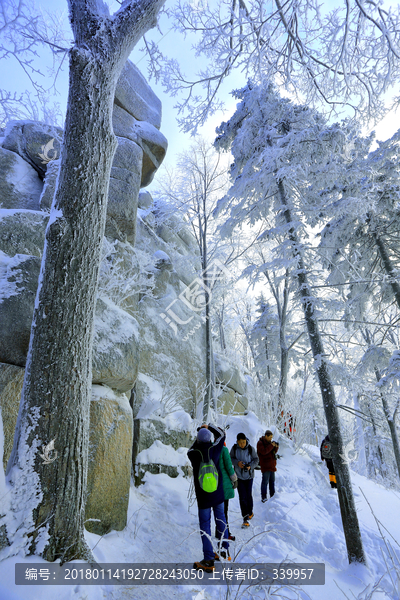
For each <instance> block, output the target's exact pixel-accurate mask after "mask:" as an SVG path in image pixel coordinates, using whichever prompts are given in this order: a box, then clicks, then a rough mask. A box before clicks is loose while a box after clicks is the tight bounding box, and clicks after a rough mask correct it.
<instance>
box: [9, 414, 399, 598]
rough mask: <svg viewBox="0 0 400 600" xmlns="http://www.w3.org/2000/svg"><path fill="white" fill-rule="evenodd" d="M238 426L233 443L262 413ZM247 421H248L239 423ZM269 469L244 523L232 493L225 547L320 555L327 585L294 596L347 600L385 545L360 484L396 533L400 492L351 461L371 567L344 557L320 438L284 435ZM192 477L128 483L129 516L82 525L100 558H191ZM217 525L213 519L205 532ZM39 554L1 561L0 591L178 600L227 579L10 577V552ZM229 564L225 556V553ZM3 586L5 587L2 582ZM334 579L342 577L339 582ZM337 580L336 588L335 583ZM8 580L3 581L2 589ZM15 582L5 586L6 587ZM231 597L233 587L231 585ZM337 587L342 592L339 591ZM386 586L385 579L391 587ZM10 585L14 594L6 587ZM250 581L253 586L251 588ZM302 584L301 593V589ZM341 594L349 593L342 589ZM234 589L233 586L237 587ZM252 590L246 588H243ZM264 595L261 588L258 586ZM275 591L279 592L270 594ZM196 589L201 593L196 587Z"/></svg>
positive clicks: (250, 552) (242, 553)
mask: <svg viewBox="0 0 400 600" xmlns="http://www.w3.org/2000/svg"><path fill="white" fill-rule="evenodd" d="M236 419H237V421H238V422H237V423H235V427H231V429H230V430H228V440H227V445H228V448H230V447H231V446H232V445H233V443H234V441H235V439H236V433H237V431H240V430H246V429H247V431H248V430H249V425H250V429H252V430H253V431H254V434H253V433H250V434H249V437H250V439H251V441H252V442H253V443H255V442H256V440H257V439H258V437H259V433H260V432H259V431H258V430H259V429H260V428H261V426H260V424H259V422H258V421H257V422H256V419H255V418H253V421H252V422H250V423H249V421H248V420H246V418H245V417H240V418H239V417H237V418H236ZM245 425H246V427H245ZM279 441H280V444H281V445H280V454H281V455H282V456H283V458H282V459H280V460H278V465H277V468H278V470H277V473H276V494H275V496H274V497H273V498H272V499H268V501H267V502H266V503H265V504H262V503H261V493H260V484H261V473H260V471H255V481H254V487H253V498H254V514H255V516H254V518H253V519H252V521H251V526H250V528H249V529H248V530H243V529H241V527H240V525H241V523H242V518H241V514H240V509H239V502H238V497H237V494H236V496H235V498H234V499H233V500H231V501H230V503H229V521H230V528H231V532H232V534H233V535H235V536H236V541H235V542H232V543H231V555H232V557H233V559H234V560H235V561H236V562H254V561H256V562H274V563H279V562H280V561H282V560H287V559H289V560H291V561H296V562H324V563H325V564H326V584H325V586H304V587H303V588H302V590H303V592H300V593H301V596H300V597H301V598H307V595H306V594H308V596H309V597H310V598H311V599H312V600H336V599H337V600H344V599H345V598H346V596H347V598H353V597H354V596H353V594H354V595H355V597H357V595H358V594H359V593H360V592H361V591H362V590H363V589H364V588H365V587H366V585H367V584H368V583H370V582H373V581H375V580H376V579H378V577H379V576H381V575H382V574H383V573H384V572H385V571H386V566H385V563H384V560H383V557H382V553H381V549H383V551H384V552H385V554H387V553H386V550H385V548H384V543H383V540H382V539H381V538H380V535H379V532H378V528H377V525H376V523H375V520H374V517H373V515H372V514H371V511H370V508H369V507H368V504H367V502H366V500H365V499H364V496H363V495H362V493H361V491H360V489H359V488H361V489H362V490H363V492H364V493H365V495H366V497H367V499H368V501H369V502H370V504H371V506H372V508H373V510H374V512H375V514H376V516H377V518H378V519H380V521H381V522H382V524H383V526H384V527H386V528H387V529H388V530H389V531H390V532H391V534H392V536H393V537H394V538H395V539H396V540H398V541H400V519H399V518H398V515H399V513H400V493H398V492H393V491H389V490H386V489H385V488H384V487H382V486H380V485H378V484H376V483H374V482H371V481H369V480H368V479H366V478H365V477H362V476H360V475H357V474H356V473H354V472H353V471H352V483H353V489H354V495H355V501H356V505H357V509H358V515H359V520H360V525H361V530H362V537H363V542H364V546H365V551H366V554H367V557H368V561H369V565H368V566H369V570H368V569H366V568H365V567H362V566H360V565H352V566H349V565H348V561H347V554H346V547H345V542H344V536H343V531H342V525H341V518H340V510H339V504H338V499H337V493H336V491H335V490H332V489H331V488H330V485H329V481H328V471H327V469H326V467H325V465H324V464H321V463H320V460H319V451H318V448H317V447H313V446H307V447H306V451H303V450H301V451H299V452H298V453H295V452H294V450H293V447H292V444H291V442H288V441H287V440H286V439H283V438H281V439H280V440H279ZM189 487H190V481H189V480H187V479H185V478H184V477H183V476H179V477H177V478H176V479H172V478H170V477H168V476H167V475H165V474H159V475H153V474H150V473H147V475H146V477H145V483H144V485H142V486H140V487H139V488H135V487H133V486H132V487H131V490H130V501H129V512H128V525H127V527H126V528H125V529H124V530H123V531H121V532H116V531H113V532H111V533H109V534H107V535H105V536H103V537H102V538H100V537H99V536H97V535H95V534H90V533H88V532H86V534H85V535H86V539H87V541H88V543H89V545H90V547H91V548H94V555H95V557H96V559H97V560H98V561H99V562H114V563H115V562H123V563H132V562H142V563H143V562H146V563H160V564H161V565H162V564H164V563H174V562H185V563H192V562H193V561H195V560H199V559H201V558H202V549H201V542H200V534H199V530H198V520H197V505H196V503H194V504H193V505H192V506H191V507H190V509H189V511H188V491H189ZM213 531H214V527H212V532H213ZM383 532H384V534H385V535H386V536H387V538H388V539H389V540H390V541H391V543H392V545H393V546H394V547H395V548H396V549H397V552H398V555H399V554H400V552H399V547H398V546H396V544H395V542H394V541H393V540H392V539H391V538H390V536H389V534H387V532H386V531H385V530H384V529H383ZM22 561H23V562H43V563H44V564H47V563H45V561H42V560H41V559H37V557H29V558H22V557H13V558H10V559H7V560H6V561H3V562H0V582H1V584H0V600H13V598H19V599H23V600H39V598H41V599H42V598H43V600H47V599H48V600H50V598H51V600H53V599H54V597H57V600H67V599H68V600H70V599H71V600H72V599H76V600H102V599H103V598H104V599H107V600H123V599H127V600H130V599H132V600H133V599H135V600H144V599H148V600H153V599H154V600H156V599H159V598H160V597H163V598H165V599H170V598H171V599H176V600H193V599H194V598H196V596H197V595H198V594H199V593H200V592H201V590H202V589H205V591H204V594H203V597H204V599H205V600H207V599H210V600H211V599H212V600H214V599H218V600H219V599H222V598H225V596H226V588H225V587H224V586H212V587H211V586H203V588H202V587H201V586H198V585H197V586H192V585H187V586H140V587H138V586H135V587H133V586H108V587H107V588H106V587H105V586H104V587H102V586H48V587H45V588H44V587H42V588H34V587H24V588H21V587H20V586H18V587H17V586H15V585H14V584H13V581H14V563H15V562H22ZM227 564H230V563H227ZM3 586H4V587H3ZM338 586H339V587H338ZM339 588H340V589H339ZM6 590H7V591H6ZM11 590H12V592H11ZM233 590H234V592H233V596H231V597H232V598H235V595H236V592H237V590H238V588H236V587H235V588H233ZM340 590H343V593H342V592H341V591H340ZM388 592H389V588H388ZM12 593H14V594H16V596H12ZM254 593H255V590H253V594H254ZM281 593H282V596H286V597H288V598H291V597H293V598H295V597H297V596H296V595H295V594H294V592H289V591H288V590H287V589H284V590H281ZM305 593H306V594H305ZM344 594H346V596H345V595H344ZM238 597H239V596H238ZM240 597H241V598H251V597H252V596H251V595H249V592H244V593H243V594H242V595H240ZM255 597H257V598H260V599H261V598H264V597H265V596H264V591H262V592H261V595H260V593H258V594H257V596H255ZM274 597H279V590H278V594H275V595H274ZM394 597H395V596H394V595H391V594H390V593H389V595H383V594H374V596H373V598H374V599H376V600H380V599H381V598H382V600H383V598H394ZM200 598H201V599H202V600H203V598H202V595H200Z"/></svg>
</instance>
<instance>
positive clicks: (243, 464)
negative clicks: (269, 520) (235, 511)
mask: <svg viewBox="0 0 400 600" xmlns="http://www.w3.org/2000/svg"><path fill="white" fill-rule="evenodd" d="M236 437H237V441H236V444H234V445H233V446H232V448H231V459H232V464H233V466H234V468H235V472H236V475H237V476H238V493H239V502H240V510H241V512H242V517H243V523H242V528H245V527H250V523H249V520H250V519H252V518H253V517H254V514H253V494H252V489H253V480H254V468H255V467H256V466H257V465H258V456H257V452H256V451H255V449H254V448H253V447H252V446H250V444H249V440H248V439H247V437H246V436H245V434H244V433H238V434H237V436H236Z"/></svg>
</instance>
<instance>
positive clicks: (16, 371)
mask: <svg viewBox="0 0 400 600" xmlns="http://www.w3.org/2000/svg"><path fill="white" fill-rule="evenodd" d="M24 373H25V369H22V368H21V367H16V366H15V365H6V364H4V363H0V411H1V420H2V422H3V439H4V448H3V468H4V473H5V472H6V467H7V463H8V459H9V458H10V455H11V450H12V447H13V443H14V433H15V426H16V424H17V417H18V411H19V404H20V399H21V392H22V385H23V383H24ZM0 469H1V465H0Z"/></svg>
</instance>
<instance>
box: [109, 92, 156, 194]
mask: <svg viewBox="0 0 400 600" xmlns="http://www.w3.org/2000/svg"><path fill="white" fill-rule="evenodd" d="M113 129H114V133H115V135H116V136H118V137H123V138H127V139H128V140H131V141H132V142H135V144H137V145H138V146H140V147H141V148H142V150H143V164H142V178H141V184H140V187H145V186H146V185H149V183H151V181H152V180H153V177H154V174H155V172H156V171H157V169H158V168H159V167H160V165H161V163H162V161H163V160H164V157H165V153H166V151H167V146H168V142H167V139H166V137H165V136H164V135H163V134H162V133H161V132H160V131H159V130H158V129H156V128H155V127H154V126H153V125H150V123H146V122H145V121H137V120H136V119H135V118H134V117H132V115H130V114H129V113H128V112H127V111H126V110H124V109H123V108H121V107H120V106H118V105H117V104H114V110H113Z"/></svg>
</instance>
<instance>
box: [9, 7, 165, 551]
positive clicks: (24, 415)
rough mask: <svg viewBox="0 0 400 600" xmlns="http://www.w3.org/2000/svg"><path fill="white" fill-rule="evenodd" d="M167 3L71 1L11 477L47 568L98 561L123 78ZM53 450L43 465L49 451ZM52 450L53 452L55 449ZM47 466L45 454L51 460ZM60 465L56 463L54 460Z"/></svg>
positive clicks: (34, 547)
mask: <svg viewBox="0 0 400 600" xmlns="http://www.w3.org/2000/svg"><path fill="white" fill-rule="evenodd" d="M162 2H163V0H144V1H143V2H141V3H140V5H139V4H136V3H135V2H130V3H126V4H125V6H124V8H121V9H120V11H118V12H117V13H116V15H114V16H113V18H112V19H111V18H110V19H107V17H105V16H104V15H99V14H98V13H97V8H98V7H97V2H96V1H95V0H70V19H71V24H72V29H73V32H74V36H75V45H74V47H73V48H72V50H71V52H70V79H69V96H68V106H67V116H66V123H65V131H64V139H63V145H62V151H61V169H60V175H59V179H58V185H57V190H56V194H55V198H54V201H53V206H52V212H51V216H50V220H49V224H48V227H47V231H46V241H45V248H44V254H43V260H42V268H41V273H40V278H39V288H38V295H37V299H36V305H35V311H34V316H33V322H32V330H31V340H30V346H29V352H28V358H27V365H26V372H25V380H24V388H23V392H22V398H21V404H20V411H19V415H18V422H17V429H16V433H15V439H14V447H13V451H12V455H11V458H10V461H9V464H8V469H7V473H8V476H9V480H10V482H11V483H12V484H13V504H14V509H15V510H16V511H17V510H18V511H20V510H21V507H23V508H24V509H25V511H24V515H25V517H24V518H25V521H24V523H20V522H19V523H17V522H16V523H15V529H14V531H11V532H9V533H11V534H12V535H13V534H15V533H16V531H17V530H18V529H19V528H21V527H22V532H23V533H25V534H27V538H28V539H27V540H26V543H25V551H26V552H29V553H35V554H40V555H41V556H43V558H45V559H46V560H48V561H54V560H56V559H58V558H59V559H61V562H65V561H67V560H72V559H74V558H81V559H82V558H83V559H88V558H91V552H90V550H89V548H88V547H87V545H86V542H85V539H84V532H83V525H84V508H85V495H86V475H87V463H88V439H89V407H90V391H91V351H92V337H93V320H94V308H95V297H96V293H97V278H98V270H99V263H100V252H101V245H102V240H103V235H104V228H105V218H106V209H107V197H108V183H109V177H110V171H111V164H112V160H113V156H114V152H115V149H116V146H117V143H116V138H115V136H114V133H113V130H112V122H111V117H112V107H113V99H114V93H115V86H116V82H117V79H118V76H119V73H120V71H121V69H122V67H123V64H124V63H125V61H126V59H127V57H128V56H129V53H130V52H131V50H132V48H133V46H134V45H135V43H136V42H137V41H138V40H139V39H140V37H141V36H142V35H143V34H144V33H145V32H146V31H147V30H148V29H150V28H151V27H153V26H154V25H155V24H156V16H157V13H158V11H159V9H160V7H161V5H162ZM50 442H53V444H54V448H55V450H54V454H53V452H51V454H50V452H47V455H48V456H49V458H50V462H49V461H45V460H42V458H43V457H41V456H40V453H41V452H43V446H47V445H49V443H50ZM48 450H50V448H48ZM43 456H46V452H43ZM53 459H54V460H53Z"/></svg>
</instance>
